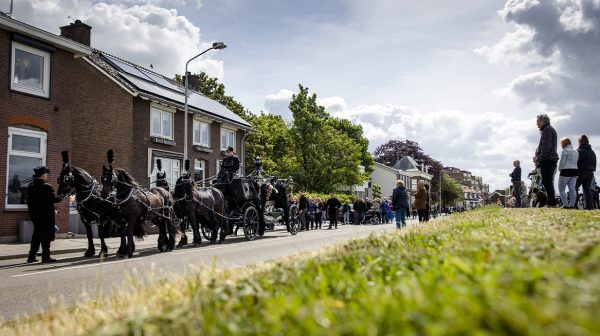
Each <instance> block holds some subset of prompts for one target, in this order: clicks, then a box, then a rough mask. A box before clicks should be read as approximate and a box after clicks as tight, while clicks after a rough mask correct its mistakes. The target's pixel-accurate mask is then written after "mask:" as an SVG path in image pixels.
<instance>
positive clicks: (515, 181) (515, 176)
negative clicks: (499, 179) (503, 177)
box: [509, 160, 521, 208]
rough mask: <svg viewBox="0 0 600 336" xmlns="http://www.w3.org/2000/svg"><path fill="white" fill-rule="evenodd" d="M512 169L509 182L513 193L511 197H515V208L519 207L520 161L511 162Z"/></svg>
mask: <svg viewBox="0 0 600 336" xmlns="http://www.w3.org/2000/svg"><path fill="white" fill-rule="evenodd" d="M513 166H514V167H515V169H513V171H512V173H510V174H509V176H510V182H512V185H513V193H512V195H513V196H514V197H515V200H516V203H515V208H520V207H521V161H519V160H515V161H513Z"/></svg>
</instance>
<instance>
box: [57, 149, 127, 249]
mask: <svg viewBox="0 0 600 336" xmlns="http://www.w3.org/2000/svg"><path fill="white" fill-rule="evenodd" d="M63 162H64V164H63V169H62V170H61V172H60V176H59V177H58V195H59V196H61V197H63V198H64V197H67V196H70V195H72V194H73V193H75V201H76V202H77V211H78V212H79V215H80V216H81V221H82V222H83V225H84V226H85V232H86V235H87V239H88V249H87V250H86V251H85V254H84V255H85V256H86V257H92V256H94V254H96V249H95V247H94V241H93V239H92V223H93V222H96V224H97V225H98V234H99V236H100V243H101V247H100V256H101V257H102V256H104V257H105V256H107V255H108V247H107V246H106V243H105V242H104V238H105V237H107V236H108V233H109V232H110V231H111V229H112V220H111V219H112V217H113V216H115V214H116V212H115V209H114V207H113V203H112V202H110V201H107V200H105V199H104V198H102V197H101V196H100V191H99V190H98V183H97V182H96V179H94V178H93V177H92V176H91V175H90V174H88V173H87V172H86V171H85V170H83V169H82V168H79V167H71V166H70V165H69V154H68V153H67V152H63Z"/></svg>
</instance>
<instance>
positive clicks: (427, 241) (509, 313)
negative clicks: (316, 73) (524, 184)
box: [0, 207, 600, 335]
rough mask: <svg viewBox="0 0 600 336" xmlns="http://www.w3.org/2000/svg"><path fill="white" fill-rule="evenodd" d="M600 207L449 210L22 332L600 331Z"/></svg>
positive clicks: (33, 322)
mask: <svg viewBox="0 0 600 336" xmlns="http://www.w3.org/2000/svg"><path fill="white" fill-rule="evenodd" d="M599 312H600V212H597V211H596V212H589V211H567V210H559V209H499V208H495V207H493V208H492V207H490V208H484V209H481V210H477V211H473V212H467V213H464V214H459V215H453V216H452V217H449V218H446V219H443V220H438V221H435V222H431V223H429V224H425V225H420V226H419V227H417V228H413V229H410V230H407V231H404V232H397V233H395V234H390V235H387V236H371V237H369V238H367V239H362V240H355V241H351V242H349V243H346V244H345V245H342V246H338V247H336V248H333V249H330V250H328V251H327V252H326V253H322V254H320V255H319V256H317V257H313V258H295V259H292V260H284V261H278V262H275V263H273V264H271V265H270V266H269V267H266V268H264V267H263V268H262V269H261V268H258V269H254V270H246V271H240V270H232V271H227V272H222V273H218V274H216V273H215V274H210V275H206V274H204V275H198V276H196V277H192V278H186V279H177V280H162V281H159V282H158V283H157V284H156V285H155V286H152V287H151V288H142V287H140V286H138V285H137V284H135V283H133V282H132V284H131V286H130V288H129V290H128V291H127V292H126V293H121V295H115V296H112V297H111V298H110V299H107V300H99V301H89V302H86V303H83V304H81V305H78V306H76V307H74V308H71V309H69V310H63V309H53V310H51V311H50V312H48V313H47V314H45V315H43V316H40V317H37V318H34V319H29V320H23V321H17V322H13V323H10V324H7V325H5V326H3V327H2V328H0V334H2V335H5V334H19V335H72V334H84V335H158V334H163V335H186V334H190V335H196V334H203V335H212V334H214V335H240V334H252V335H315V334H323V335H335V334H338V335H382V334H394V335H398V334H426V335H441V334H477V335H486V334H510V335H515V334H519V335H521V334H526V335H565V334H568V335H599V334H600V321H599V318H598V316H600V315H599Z"/></svg>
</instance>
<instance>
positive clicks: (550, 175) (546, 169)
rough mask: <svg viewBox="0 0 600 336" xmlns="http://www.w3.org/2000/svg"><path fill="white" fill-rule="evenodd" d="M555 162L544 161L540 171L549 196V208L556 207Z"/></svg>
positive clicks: (541, 163)
mask: <svg viewBox="0 0 600 336" xmlns="http://www.w3.org/2000/svg"><path fill="white" fill-rule="evenodd" d="M556 163H557V161H555V160H544V161H542V162H540V170H541V171H542V184H543V185H544V188H545V189H546V194H547V195H548V206H551V207H553V206H556V196H555V194H554V173H555V172H556Z"/></svg>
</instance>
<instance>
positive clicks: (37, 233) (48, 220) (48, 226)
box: [27, 166, 62, 263]
mask: <svg viewBox="0 0 600 336" xmlns="http://www.w3.org/2000/svg"><path fill="white" fill-rule="evenodd" d="M33 171H34V172H35V175H33V177H34V178H35V179H34V180H33V182H32V183H31V184H30V185H29V188H28V190H27V207H28V208H29V214H30V215H31V221H32V222H33V236H31V249H30V250H29V258H27V262H28V263H32V262H36V261H37V259H36V258H35V256H36V254H37V253H38V251H39V249H40V244H41V245H42V262H43V263H48V262H54V261H56V259H52V258H50V242H51V241H53V240H54V235H55V232H56V231H55V229H54V227H55V221H54V215H55V210H54V203H58V202H60V201H61V200H62V198H61V197H58V196H56V194H55V193H54V189H53V188H52V186H51V185H49V184H48V183H46V181H48V173H49V172H50V170H49V169H48V168H47V167H45V166H41V167H37V168H34V169H33Z"/></svg>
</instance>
